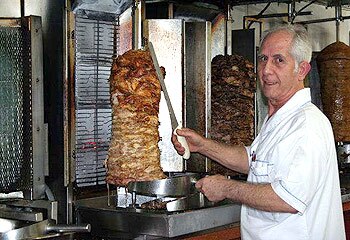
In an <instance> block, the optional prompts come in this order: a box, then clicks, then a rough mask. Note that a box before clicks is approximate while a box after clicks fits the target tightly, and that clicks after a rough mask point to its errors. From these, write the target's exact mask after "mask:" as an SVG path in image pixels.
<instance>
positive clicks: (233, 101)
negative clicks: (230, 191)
mask: <svg viewBox="0 0 350 240" xmlns="http://www.w3.org/2000/svg"><path fill="white" fill-rule="evenodd" d="M211 66H212V68H211V132H210V135H211V138H212V139H214V140H217V141H219V142H224V143H227V144H239V145H250V144H251V143H252V141H253V139H254V94H255V91H256V80H255V77H256V75H255V73H254V65H253V64H252V63H251V62H249V61H248V60H246V59H245V58H243V57H242V56H239V55H226V56H223V55H218V56H216V57H214V58H213V60H212V65H211ZM218 168H220V167H219V166H217V165H215V163H214V166H212V169H213V171H215V172H216V173H221V174H227V171H226V170H223V169H218Z"/></svg>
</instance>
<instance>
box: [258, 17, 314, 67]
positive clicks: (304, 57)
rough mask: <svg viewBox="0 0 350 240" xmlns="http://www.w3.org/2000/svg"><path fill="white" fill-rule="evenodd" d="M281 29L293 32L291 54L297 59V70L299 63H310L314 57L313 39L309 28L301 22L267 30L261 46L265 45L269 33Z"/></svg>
mask: <svg viewBox="0 0 350 240" xmlns="http://www.w3.org/2000/svg"><path fill="white" fill-rule="evenodd" d="M279 31H286V32H289V33H290V34H292V37H293V39H292V46H291V49H290V54H291V55H292V56H293V57H294V59H295V63H296V66H295V67H296V69H295V70H296V71H297V70H298V66H299V64H300V63H301V62H303V61H306V62H308V63H310V61H311V57H312V45H311V41H310V38H309V34H308V32H307V30H306V29H305V28H304V27H303V26H302V25H300V24H283V25H279V26H277V27H274V28H272V29H270V30H267V31H265V32H264V35H263V37H262V39H261V42H260V46H262V45H263V43H264V41H265V39H266V38H267V37H268V36H269V35H271V34H272V33H276V32H279ZM260 49H261V48H260Z"/></svg>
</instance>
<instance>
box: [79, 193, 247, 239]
mask: <svg viewBox="0 0 350 240" xmlns="http://www.w3.org/2000/svg"><path fill="white" fill-rule="evenodd" d="M118 199H120V197H118ZM118 201H123V200H118ZM125 205H128V203H127V202H125ZM75 206H76V213H77V214H76V216H77V221H78V223H83V222H88V223H90V224H91V233H92V235H95V236H101V237H103V236H106V234H108V236H111V235H113V236H115V237H118V236H119V237H120V234H128V236H133V237H135V236H140V235H152V236H159V237H176V236H180V235H184V234H189V233H194V232H198V231H202V230H207V229H210V228H215V227H219V226H223V225H226V224H230V223H234V222H238V221H239V218H240V208H241V206H240V205H238V204H235V203H232V202H228V201H227V202H222V203H220V204H218V205H216V206H213V207H206V208H201V209H197V210H188V211H180V212H167V211H157V210H155V211H152V210H141V211H140V210H139V209H137V208H132V207H130V206H129V207H125V208H122V207H116V205H115V204H112V205H111V206H108V198H107V197H97V198H90V199H83V200H79V201H77V202H76V203H75Z"/></svg>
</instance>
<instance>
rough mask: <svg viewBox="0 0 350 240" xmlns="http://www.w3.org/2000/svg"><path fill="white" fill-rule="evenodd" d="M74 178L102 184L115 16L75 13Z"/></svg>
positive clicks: (108, 133)
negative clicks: (105, 16)
mask: <svg viewBox="0 0 350 240" xmlns="http://www.w3.org/2000/svg"><path fill="white" fill-rule="evenodd" d="M75 35H76V36H75V37H76V42H75V44H76V48H75V49H76V53H75V64H76V65H75V108H76V109H75V118H76V128H75V129H76V132H75V143H76V149H75V179H76V185H77V186H78V187H84V186H94V185H100V184H104V183H105V175H106V170H105V167H104V161H105V159H106V157H107V151H108V147H109V142H110V138H111V123H112V113H111V105H110V93H109V76H110V71H111V66H112V60H113V56H114V55H115V54H117V51H116V50H117V49H118V47H117V46H118V42H119V41H118V39H119V18H118V17H117V16H116V18H115V21H106V20H101V19H96V18H91V17H90V16H89V17H88V16H87V15H85V14H84V12H83V11H81V12H78V13H77V14H76V15H75Z"/></svg>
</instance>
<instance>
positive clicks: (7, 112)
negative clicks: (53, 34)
mask: <svg viewBox="0 0 350 240" xmlns="http://www.w3.org/2000/svg"><path fill="white" fill-rule="evenodd" d="M0 52H1V56H2V57H1V58H2V59H1V61H0V69H1V71H0V74H1V76H0V107H1V111H2V117H1V118H0V132H1V134H0V155H1V164H2V165H1V167H0V193H10V192H19V191H21V192H23V194H24V197H25V198H27V199H40V198H43V197H44V196H45V190H46V189H47V188H46V186H45V181H44V180H45V176H46V175H47V174H48V170H47V167H48V162H47V161H48V157H47V124H45V123H44V93H43V85H44V81H43V59H42V58H43V44H42V25H41V18H40V17H38V16H28V17H23V18H7V19H6V18H1V19H0Z"/></svg>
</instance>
